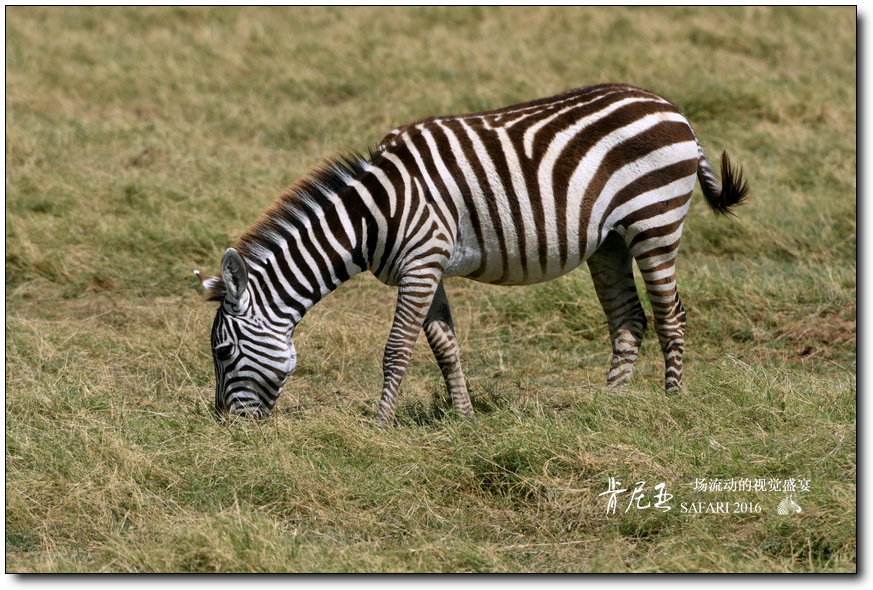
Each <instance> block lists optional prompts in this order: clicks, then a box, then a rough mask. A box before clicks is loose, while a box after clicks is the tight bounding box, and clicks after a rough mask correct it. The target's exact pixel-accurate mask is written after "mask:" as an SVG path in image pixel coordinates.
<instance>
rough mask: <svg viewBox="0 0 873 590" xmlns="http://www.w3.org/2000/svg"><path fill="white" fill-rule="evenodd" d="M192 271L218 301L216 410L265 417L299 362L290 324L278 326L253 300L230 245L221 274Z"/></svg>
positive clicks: (214, 344)
mask: <svg viewBox="0 0 873 590" xmlns="http://www.w3.org/2000/svg"><path fill="white" fill-rule="evenodd" d="M194 274H195V275H197V278H198V279H200V282H201V283H202V284H203V286H204V287H205V288H206V290H207V291H208V292H209V293H210V300H215V301H219V302H221V305H220V306H219V307H218V311H217V312H216V314H215V322H213V324H212V361H213V364H214V365H215V412H216V414H217V415H218V416H219V417H221V416H224V415H227V414H235V415H240V416H247V417H251V418H256V419H258V420H261V419H264V418H267V417H268V416H269V415H270V414H271V410H272V408H273V406H274V405H275V404H276V400H277V399H278V397H279V394H280V393H281V392H282V386H283V385H284V384H285V381H287V380H288V377H289V376H290V375H291V373H292V371H294V368H295V367H296V366H297V352H296V350H295V349H294V344H293V342H291V333H292V332H293V326H292V327H291V329H288V328H285V329H277V328H276V327H275V326H274V325H273V323H272V322H270V321H269V318H268V317H266V316H265V315H264V314H263V313H262V312H261V311H260V309H259V308H258V306H257V305H254V304H253V303H252V291H251V287H250V285H249V280H248V270H247V268H246V263H245V261H244V260H243V258H242V256H240V255H239V253H238V252H237V251H236V250H234V249H233V248H229V249H228V250H227V251H226V252H225V253H224V258H223V259H222V261H221V277H210V276H206V275H204V274H202V273H201V272H199V271H194Z"/></svg>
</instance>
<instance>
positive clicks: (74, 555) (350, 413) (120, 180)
mask: <svg viewBox="0 0 873 590" xmlns="http://www.w3.org/2000/svg"><path fill="white" fill-rule="evenodd" d="M855 34H856V17H855V12H854V10H853V9H851V8H827V9H822V8H725V9H696V8H671V9H663V8H636V9H611V8H610V9H606V8H592V9H584V8H579V9H565V8H524V9H496V8H470V9H456V8H452V9H437V8H428V9H400V8H386V9H369V8H360V9H350V8H330V9H314V8H306V9H303V8H301V9H282V10H273V9H251V10H249V9H201V8H192V9H187V8H160V9H138V8H130V9H128V8H114V9H113V8H99V9H97V8H94V9H74V8H69V9H67V8H48V9H42V8H8V7H7V8H6V186H5V188H6V211H5V213H6V241H5V246H6V253H5V283H6V306H5V337H6V340H5V345H6V353H5V369H6V413H5V426H6V488H5V491H6V571H7V572H215V571H222V572H229V571H235V572H236V571H238V572H274V571H276V572H278V571H298V572H412V571H415V572H575V571H579V572H582V571H585V572H853V571H855V570H856V446H855V443H856V414H855V410H856V401H855V400H856V303H855V302H856V196H855V191H856V177H855V173H856V152H855V142H856V102H855V98H856V53H855V52H856V38H855ZM607 81H623V82H629V83H632V84H636V85H638V86H642V87H645V88H648V89H651V90H653V91H655V92H658V93H661V94H663V95H664V96H666V97H668V98H669V99H671V100H672V101H674V102H675V103H676V104H678V105H679V106H680V107H681V108H682V109H683V110H684V112H685V113H686V114H687V115H688V117H689V118H690V120H691V121H692V123H693V124H694V126H695V129H696V131H697V134H698V136H699V137H700V138H701V141H702V143H703V145H704V146H705V148H706V149H707V151H708V153H709V154H710V155H711V156H712V157H716V156H717V155H718V154H719V153H720V152H721V150H723V149H727V150H729V152H730V154H731V156H732V158H733V160H734V161H735V162H737V163H739V164H740V165H742V166H743V167H744V169H745V171H746V174H747V176H748V179H749V182H750V186H751V194H750V199H749V203H748V205H746V206H744V207H742V208H741V209H740V210H739V212H738V213H739V217H738V218H737V219H717V218H715V216H713V215H712V214H711V213H709V211H708V210H707V208H706V206H705V204H704V203H703V199H702V198H701V195H700V194H699V192H697V194H696V195H695V197H694V201H693V203H692V206H691V211H690V213H689V218H688V222H687V224H686V230H685V234H684V237H683V245H682V252H681V254H680V259H679V263H678V280H679V287H680V291H681V293H682V296H683V301H684V303H685V307H686V309H687V312H688V331H687V335H686V338H687V346H686V350H687V357H686V364H685V366H686V373H685V375H686V378H685V379H686V391H685V393H684V394H683V395H681V396H673V397H667V396H665V395H664V394H663V392H662V389H661V388H662V378H663V369H662V359H661V355H660V351H659V349H658V346H657V339H656V338H655V336H654V334H653V332H652V331H651V329H650V330H649V332H648V333H647V335H646V340H645V341H644V344H643V350H642V354H641V358H640V361H639V365H638V367H639V368H638V372H637V374H636V376H635V378H634V381H633V383H632V385H631V386H630V387H628V388H627V389H623V390H620V391H618V392H616V391H607V390H606V389H605V388H604V387H603V384H604V383H605V378H606V369H607V366H608V361H609V354H608V353H609V343H608V337H607V331H606V322H605V318H604V316H603V312H602V310H601V309H600V307H599V305H598V303H597V300H596V297H595V295H594V291H593V287H592V285H591V281H590V278H589V276H588V273H587V270H585V269H579V271H577V272H575V273H572V274H571V275H569V276H566V277H564V278H562V279H560V280H557V281H554V282H551V283H546V284H543V285H538V286H534V287H520V288H499V287H488V286H482V285H479V284H477V283H473V282H469V281H463V280H455V281H449V282H448V283H447V291H448V294H449V298H450V300H451V301H452V304H453V311H454V316H455V323H456V325H457V328H458V331H459V339H460V342H461V346H462V360H463V362H464V365H465V369H466V374H467V378H468V382H469V386H470V390H471V393H472V395H473V397H474V406H475V408H476V410H477V416H476V418H475V419H474V420H472V421H463V420H460V419H458V418H457V416H456V415H455V414H454V413H453V412H452V411H450V410H449V406H448V404H447V403H446V401H445V400H444V399H443V391H444V386H443V384H442V378H441V375H440V372H439V369H438V368H437V366H436V363H435V361H433V358H432V355H431V354H430V351H429V350H428V347H427V346H426V345H424V342H423V339H422V341H421V342H419V346H418V348H417V349H416V352H415V357H414V359H413V363H412V366H411V367H410V371H409V373H408V375H407V378H406V380H405V381H404V383H403V391H402V398H401V402H400V406H399V409H398V418H399V427H398V428H395V429H388V430H383V429H379V428H377V427H375V426H374V424H373V418H374V416H375V409H376V404H377V401H378V394H379V389H380V386H381V364H380V361H381V354H382V349H383V347H384V344H385V339H386V337H387V333H388V329H389V326H390V321H391V315H392V312H393V303H394V297H395V291H394V290H393V289H391V288H389V287H386V286H384V285H382V284H380V283H379V282H378V281H376V280H375V279H374V278H373V277H372V276H371V275H369V274H366V275H360V276H358V277H356V278H355V279H353V280H352V281H350V282H349V283H348V284H347V285H345V286H343V287H341V288H340V289H339V290H338V291H336V292H335V293H334V294H333V295H331V296H330V297H328V298H327V299H326V300H325V301H323V302H322V303H321V304H319V305H318V306H316V307H315V308H314V309H313V310H312V311H311V312H310V313H309V314H308V315H307V316H306V318H305V319H304V320H303V322H302V323H301V325H300V327H299V328H298V329H297V331H296V333H295V342H296V345H297V349H298V352H299V358H300V362H299V365H298V369H297V372H296V373H295V374H294V375H293V376H292V378H291V380H290V382H289V384H288V385H287V386H286V390H285V393H284V394H283V397H282V399H280V401H279V404H278V406H277V410H276V412H275V417H274V418H273V419H271V420H269V421H267V422H265V423H261V424H254V423H244V422H241V423H237V424H235V425H233V426H230V427H228V426H222V425H219V424H217V423H216V422H215V421H214V420H213V418H212V415H211V403H212V399H213V392H214V383H213V373H212V361H211V353H210V349H209V329H210V325H211V322H212V318H213V314H214V304H212V303H207V302H205V301H204V295H203V293H202V291H201V289H200V286H199V283H198V282H197V280H196V279H195V278H194V276H193V275H192V273H191V271H192V270H193V269H195V268H197V269H200V270H203V271H206V272H215V271H217V270H218V265H219V262H220V259H221V254H222V252H223V251H224V249H225V248H226V247H228V246H229V245H231V244H232V243H233V241H234V240H235V238H236V237H237V236H239V235H240V234H241V233H242V232H243V231H244V230H245V229H246V228H247V227H248V226H249V225H250V224H251V223H252V222H253V221H254V220H255V219H256V218H257V217H258V216H259V215H260V213H261V211H262V210H263V209H264V208H265V207H266V206H267V205H268V204H269V203H271V202H272V200H273V199H274V198H276V197H277V196H278V195H279V194H280V193H281V192H282V190H283V189H284V188H285V187H286V186H287V185H288V184H290V183H291V182H293V181H294V180H295V179H297V178H299V177H300V176H301V175H303V174H305V173H306V171H307V170H308V169H309V168H310V167H312V166H313V165H315V164H317V163H318V161H319V160H320V159H321V158H323V157H325V156H331V155H335V154H337V153H343V152H346V151H349V150H358V151H365V150H366V149H367V148H368V146H375V145H376V144H377V143H378V141H379V140H380V139H381V137H382V136H383V135H384V134H385V133H387V132H388V131H390V130H391V129H393V128H394V127H395V126H397V125H399V124H402V123H406V122H409V121H411V120H414V119H416V118H420V117H424V116H429V115H437V114H450V113H451V114H454V113H463V112H469V111H473V110H482V109H487V108H495V107H499V106H504V105H506V104H511V103H513V102H519V101H525V100H530V99H533V98H538V97H542V96H548V95H550V94H554V93H557V92H560V91H563V90H567V89H569V88H574V87H578V86H586V85H590V84H595V83H599V82H607ZM646 305H647V302H646ZM610 478H614V479H615V480H616V481H618V482H621V488H624V489H626V490H627V491H625V492H623V493H621V494H620V495H619V496H618V497H617V500H618V505H617V508H616V509H615V512H614V514H613V513H608V504H607V502H608V497H609V496H608V495H603V494H604V493H605V492H607V491H608V490H609V481H610ZM701 480H703V481H701ZM715 480H720V481H721V482H724V483H725V484H726V485H725V488H727V489H722V490H721V491H718V490H717V489H715V487H713V488H712V489H710V485H711V484H712V485H713V486H714V484H715ZM743 480H747V481H749V482H760V480H763V481H764V482H765V487H764V489H758V488H755V489H752V490H743V491H739V490H734V489H731V488H728V486H727V484H728V483H729V482H731V481H733V483H734V484H739V482H741V481H743ZM777 480H779V481H777ZM792 480H793V481H794V483H795V485H796V489H795V490H794V491H791V486H790V484H788V485H786V482H787V481H792ZM643 481H644V482H645V484H644V485H643V487H642V493H644V494H645V498H644V499H643V500H642V501H641V502H637V501H636V500H634V499H633V491H634V489H635V488H636V487H637V484H636V482H643ZM695 482H697V483H698V484H700V483H705V489H701V486H700V485H698V486H695V485H694V484H695ZM661 483H663V484H665V488H664V490H665V491H666V492H667V493H669V494H671V495H672V499H670V500H669V501H668V502H667V503H666V504H667V505H669V506H670V507H671V510H669V511H666V512H664V511H662V510H660V509H657V508H655V506H654V504H655V503H656V502H657V499H656V498H655V496H654V495H655V494H656V493H657V491H656V489H655V486H656V485H657V484H661ZM789 494H791V495H792V497H793V499H794V500H795V501H796V503H797V504H798V505H799V506H801V507H802V512H800V513H793V514H790V515H787V516H786V515H780V514H778V513H777V505H778V504H779V503H780V502H781V501H782V500H783V498H785V497H787V496H789ZM647 503H650V504H651V506H650V507H649V508H642V506H645V504H647ZM629 506H630V507H629ZM683 507H684V509H683ZM628 508H629V509H628ZM626 509H627V510H626ZM725 511H727V512H728V513H725Z"/></svg>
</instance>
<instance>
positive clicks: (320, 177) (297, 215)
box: [235, 153, 369, 257]
mask: <svg viewBox="0 0 873 590" xmlns="http://www.w3.org/2000/svg"><path fill="white" fill-rule="evenodd" d="M368 161H369V160H368V159H366V158H364V157H363V156H361V155H360V154H357V153H351V154H348V155H342V156H338V157H335V158H327V159H325V160H323V161H322V162H321V163H320V164H318V165H317V166H315V167H314V168H312V169H311V170H310V171H309V172H308V173H306V174H305V175H304V176H303V177H302V178H300V179H299V180H298V181H296V182H295V183H294V184H292V185H291V186H290V187H288V188H287V189H286V190H285V192H284V193H282V195H281V196H280V197H279V198H278V199H277V200H276V202H275V203H273V204H272V205H271V206H270V207H269V208H268V209H267V210H266V211H264V213H263V215H261V218H260V219H259V220H258V221H256V222H255V223H254V225H252V226H251V227H250V228H249V229H248V230H246V231H245V233H243V235H242V236H240V238H239V240H238V241H237V245H236V246H235V247H236V249H237V250H238V251H239V252H241V253H242V254H244V255H246V256H249V257H257V256H258V255H259V254H262V253H263V252H264V250H265V249H266V250H271V249H272V246H278V245H280V244H281V243H282V242H283V241H284V238H283V237H282V236H283V234H287V228H288V227H289V226H296V225H298V224H304V223H306V222H307V220H309V219H310V218H311V216H312V214H313V213H314V212H315V211H318V210H319V209H321V208H322V207H323V206H325V205H327V204H328V203H330V202H331V201H332V200H333V199H334V198H335V196H336V195H337V194H339V193H341V192H342V191H343V189H345V188H347V187H348V186H349V184H351V182H352V181H354V180H355V179H356V178H358V177H359V176H360V175H361V174H362V173H363V172H364V167H365V166H366V164H367V163H368Z"/></svg>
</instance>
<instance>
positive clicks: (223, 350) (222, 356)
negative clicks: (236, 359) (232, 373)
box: [215, 343, 233, 361]
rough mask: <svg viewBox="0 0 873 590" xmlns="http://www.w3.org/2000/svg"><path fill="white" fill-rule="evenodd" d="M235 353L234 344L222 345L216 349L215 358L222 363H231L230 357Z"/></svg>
mask: <svg viewBox="0 0 873 590" xmlns="http://www.w3.org/2000/svg"><path fill="white" fill-rule="evenodd" d="M232 352H233V344H229V343H228V344H222V345H220V346H216V347H215V356H216V357H217V358H218V360H220V361H229V360H230V355H231V353H232Z"/></svg>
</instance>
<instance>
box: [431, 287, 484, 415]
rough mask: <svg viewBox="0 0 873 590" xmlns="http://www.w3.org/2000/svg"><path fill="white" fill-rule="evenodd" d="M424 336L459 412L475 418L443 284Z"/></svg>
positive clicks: (432, 306)
mask: <svg viewBox="0 0 873 590" xmlns="http://www.w3.org/2000/svg"><path fill="white" fill-rule="evenodd" d="M424 333H425V334H426V335H427V341H428V343H429V344H430V347H431V349H432V350H433V354H434V356H435V357H436V360H437V363H438V364H439V366H440V370H442V372H443V377H444V378H445V380H446V387H447V388H448V391H449V395H450V396H451V398H452V403H453V404H454V406H455V409H456V410H457V411H458V412H459V413H460V414H461V415H462V416H464V417H470V416H472V415H473V406H472V404H471V403H470V394H469V392H468V391H467V384H466V383H465V381H464V373H463V372H462V371H461V355H460V350H461V349H460V347H459V346H458V339H457V337H456V336H455V326H454V324H453V323H452V313H451V310H450V309H449V300H448V299H447V298H446V291H445V289H444V288H443V284H442V282H441V283H440V284H439V286H438V287H437V291H436V294H435V295H434V298H433V302H432V303H431V304H430V310H429V311H428V313H427V317H426V318H425V320H424Z"/></svg>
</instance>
